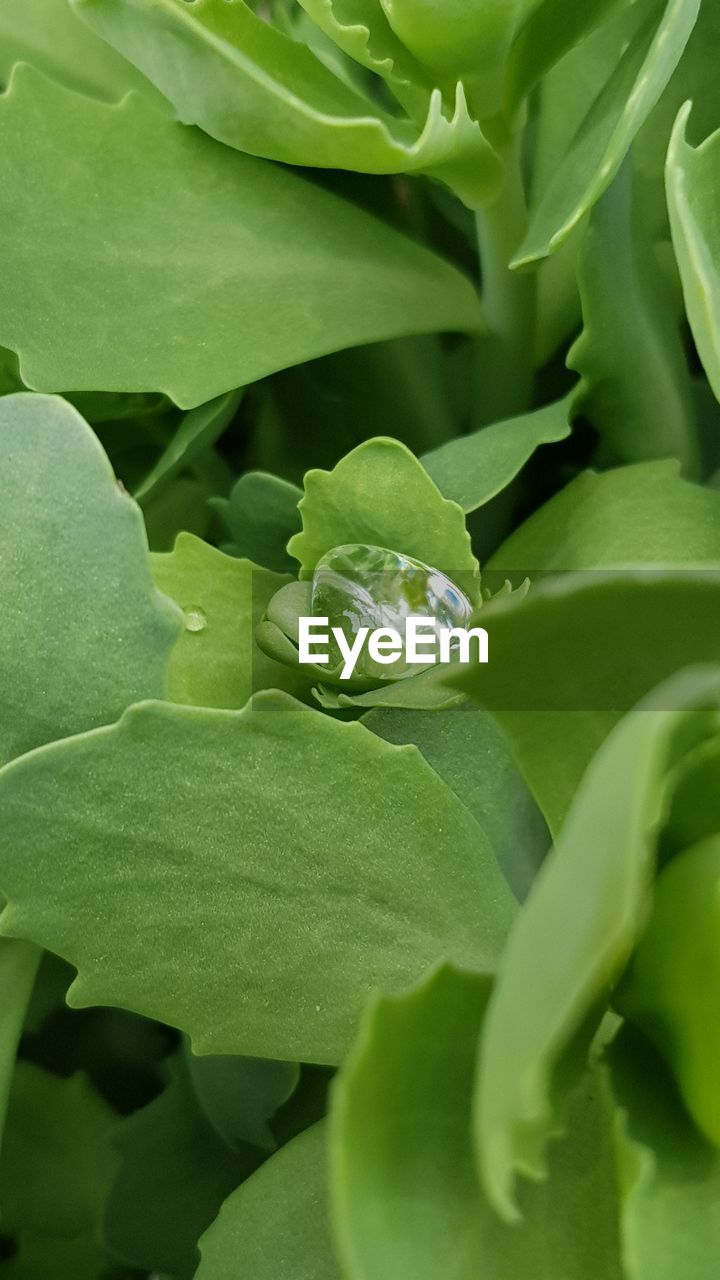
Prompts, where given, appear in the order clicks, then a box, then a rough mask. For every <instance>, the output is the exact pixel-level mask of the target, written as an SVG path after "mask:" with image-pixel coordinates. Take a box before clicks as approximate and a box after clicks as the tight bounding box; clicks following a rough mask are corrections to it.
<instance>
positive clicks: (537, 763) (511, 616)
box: [445, 569, 720, 833]
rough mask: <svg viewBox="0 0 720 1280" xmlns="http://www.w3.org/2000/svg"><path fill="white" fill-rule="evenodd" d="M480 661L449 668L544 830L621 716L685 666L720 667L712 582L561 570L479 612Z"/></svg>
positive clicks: (714, 577) (719, 624)
mask: <svg viewBox="0 0 720 1280" xmlns="http://www.w3.org/2000/svg"><path fill="white" fill-rule="evenodd" d="M482 624H483V626H484V627H485V629H486V630H487V632H488V637H489V639H488V648H489V657H490V661H489V663H488V664H487V665H486V666H483V667H481V666H479V665H478V666H475V667H464V668H460V669H458V670H457V671H452V672H450V673H448V669H447V668H445V679H446V681H447V683H448V684H449V685H450V687H451V688H459V689H461V690H463V692H465V693H467V694H469V695H470V696H471V697H473V698H474V699H475V700H476V701H477V702H479V703H481V705H483V706H485V707H487V708H489V709H491V710H492V711H493V713H494V714H495V716H496V718H497V719H498V720H499V722H500V724H501V726H502V728H503V729H504V731H505V733H506V734H507V735H508V738H509V741H510V743H511V746H512V749H513V752H514V754H515V756H516V758H517V760H518V763H519V764H520V767H521V769H522V772H523V774H524V776H525V778H526V780H527V782H528V784H529V786H530V789H531V791H532V792H533V794H534V795H535V797H536V799H537V801H538V803H539V805H540V808H541V809H542V811H543V814H544V815H545V818H546V820H547V822H548V825H549V826H550V829H551V831H553V833H557V832H558V831H559V829H560V826H561V823H562V820H563V819H564V817H565V814H566V813H567V810H568V807H569V805H570V802H571V801H572V798H573V795H574V793H575V789H576V788H577V785H578V783H579V782H580V779H581V777H582V775H583V773H584V772H585V769H586V768H587V766H588V765H589V763H590V761H591V759H592V757H593V755H594V754H595V752H596V751H597V749H598V747H599V746H600V745H601V743H602V742H603V740H604V738H605V737H606V736H607V734H608V733H609V732H610V730H611V729H612V727H613V725H614V724H615V722H616V721H617V719H618V717H619V715H620V714H621V713H622V712H624V711H628V710H629V709H630V708H631V707H633V706H634V704H635V703H636V702H638V701H639V699H640V698H642V697H644V695H645V694H647V693H648V692H649V691H650V690H651V689H652V688H653V686H654V685H656V684H659V683H660V682H661V681H662V680H666V679H668V678H669V677H670V676H672V675H674V673H675V672H677V671H679V670H681V669H682V668H683V667H685V666H689V665H692V664H694V663H704V662H717V661H718V660H720V577H719V576H718V574H717V573H703V572H698V573H692V572H690V571H689V570H681V569H680V570H676V571H674V572H672V571H669V570H668V571H661V570H657V571H653V572H649V573H631V572H626V573H612V574H600V573H596V574H592V575H590V574H588V575H567V576H566V577H564V578H562V579H554V580H551V581H547V582H544V583H542V584H537V585H536V586H534V587H533V588H532V590H531V591H530V593H529V594H528V596H527V598H526V599H525V600H524V601H520V602H517V601H513V599H512V597H509V598H507V599H506V600H499V601H497V602H494V603H492V604H490V605H488V606H486V607H484V608H483V611H482Z"/></svg>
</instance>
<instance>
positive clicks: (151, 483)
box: [134, 390, 243, 503]
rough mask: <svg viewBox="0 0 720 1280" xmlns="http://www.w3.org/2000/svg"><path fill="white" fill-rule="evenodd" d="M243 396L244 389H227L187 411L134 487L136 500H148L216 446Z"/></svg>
mask: <svg viewBox="0 0 720 1280" xmlns="http://www.w3.org/2000/svg"><path fill="white" fill-rule="evenodd" d="M242 396H243V391H242V390H240V391H228V392H227V394H226V395H224V396H218V398H217V399H216V400H211V401H210V403H209V404H201V405H199V406H198V408H197V409H191V410H190V412H189V413H186V414H185V415H184V417H183V419H182V421H181V423H180V426H179V427H178V429H177V431H176V432H175V434H174V436H173V438H172V440H171V441H170V443H169V444H168V445H167V447H166V448H165V449H163V451H162V453H161V455H160V457H159V458H158V460H157V462H156V463H155V466H154V467H153V468H152V470H151V471H150V472H149V473H148V475H146V476H145V478H144V480H143V481H142V484H140V485H138V487H137V489H136V490H135V494H134V497H135V500H136V501H137V502H142V503H145V502H147V501H148V499H149V498H150V497H152V495H153V494H154V493H157V491H158V490H159V489H161V488H162V486H163V485H164V484H167V482H168V480H172V478H173V476H176V475H177V474H178V472H179V471H182V470H183V468H184V467H187V466H189V465H190V464H191V463H192V462H194V461H195V459H196V458H198V457H200V455H201V454H203V453H204V452H205V450H206V449H209V448H210V446H211V445H214V444H215V442H216V440H219V439H220V436H221V435H222V433H223V431H224V430H225V428H226V427H227V426H228V425H229V424H230V422H232V419H233V418H234V416H235V413H236V411H237V408H238V405H239V404H240V401H241V399H242Z"/></svg>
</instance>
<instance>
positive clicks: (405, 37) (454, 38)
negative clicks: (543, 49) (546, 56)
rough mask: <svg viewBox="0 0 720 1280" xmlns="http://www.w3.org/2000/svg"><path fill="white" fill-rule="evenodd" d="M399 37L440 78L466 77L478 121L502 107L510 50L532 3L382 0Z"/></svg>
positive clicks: (524, 0) (514, 0)
mask: <svg viewBox="0 0 720 1280" xmlns="http://www.w3.org/2000/svg"><path fill="white" fill-rule="evenodd" d="M380 3H381V5H382V8H383V9H384V11H385V14H386V15H387V19H388V21H389V23H390V26H391V27H392V29H393V31H394V32H395V34H396V36H397V37H398V39H399V40H401V41H402V43H403V44H404V45H405V46H406V48H408V49H409V50H410V52H411V53H412V54H413V56H414V57H415V58H416V59H417V60H418V62H420V63H422V64H423V65H424V66H426V67H428V68H430V69H431V71H432V72H433V73H434V74H435V75H436V76H437V77H440V78H441V79H445V80H449V81H450V82H451V83H452V82H453V81H454V80H457V79H459V78H460V77H462V78H463V79H464V80H465V81H467V82H468V84H469V85H470V86H471V88H472V95H471V101H472V104H473V109H474V110H475V112H476V113H477V114H478V116H479V117H480V118H482V117H484V116H490V115H493V114H494V113H495V112H496V111H497V110H498V108H499V106H500V97H501V90H502V77H503V70H504V66H505V61H506V59H507V55H508V51H509V48H510V45H511V43H512V40H513V37H514V35H515V32H516V30H517V28H518V26H519V24H520V22H521V20H522V17H523V16H524V14H525V13H527V12H528V11H529V10H530V9H531V7H532V0H500V2H499V3H491V4H488V3H486V0H443V3H442V5H440V4H438V3H437V0H380Z"/></svg>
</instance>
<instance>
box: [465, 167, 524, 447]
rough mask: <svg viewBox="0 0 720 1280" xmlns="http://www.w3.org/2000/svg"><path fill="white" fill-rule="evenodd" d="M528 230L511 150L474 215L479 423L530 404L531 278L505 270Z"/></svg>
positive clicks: (515, 411)
mask: <svg viewBox="0 0 720 1280" xmlns="http://www.w3.org/2000/svg"><path fill="white" fill-rule="evenodd" d="M526 227H527V206H526V203H525V190H524V185H523V179H522V172H521V168H520V161H519V156H518V154H517V148H515V149H514V150H513V151H512V152H511V153H510V154H509V155H508V156H507V178H506V181H505V185H504V186H503V189H502V191H501V192H500V195H499V196H498V198H497V200H496V201H495V202H494V204H492V205H489V206H488V207H487V208H485V209H480V210H478V212H477V236H478V249H479V252H480V266H481V271H482V289H483V306H484V311H485V319H486V322H487V326H488V329H489V331H490V335H489V337H486V338H481V339H480V342H479V344H478V370H477V373H478V413H479V415H480V416H481V419H482V421H483V422H493V421H497V420H498V419H500V418H507V417H511V416H512V415H513V414H517V413H522V412H523V411H524V410H526V409H528V408H529V406H530V404H531V401H532V386H533V347H534V327H535V297H536V282H535V276H534V275H533V274H530V273H525V272H517V271H511V270H510V269H509V266H508V264H509V262H510V261H511V259H512V257H513V255H514V253H515V252H516V250H517V249H518V248H519V246H520V244H521V242H522V240H523V237H524V235H525V230H526ZM478 425H480V423H478Z"/></svg>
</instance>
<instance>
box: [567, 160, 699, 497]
mask: <svg viewBox="0 0 720 1280" xmlns="http://www.w3.org/2000/svg"><path fill="white" fill-rule="evenodd" d="M653 249H654V246H653V245H652V244H651V243H648V241H647V238H646V236H645V235H644V234H643V233H642V232H641V231H640V228H639V227H638V226H637V214H635V217H633V201H632V171H631V169H630V166H629V164H626V166H625V167H624V169H623V170H622V171H621V173H620V174H619V175H618V177H617V178H616V179H615V181H614V183H613V184H612V186H611V187H610V189H609V191H608V192H607V193H606V195H605V196H603V198H602V199H601V200H600V201H599V202H598V204H597V205H596V206H595V209H594V210H593V214H592V218H591V220H590V226H589V227H588V230H587V233H586V235H585V237H584V240H583V243H582V246H581V249H580V256H579V269H578V284H579V287H580V293H581V296H582V303H583V322H584V328H583V332H582V335H581V336H580V338H579V339H578V340H577V341H576V343H575V344H574V346H573V347H572V348H571V350H570V354H569V356H568V364H569V366H570V368H572V369H575V370H576V371H577V372H578V373H580V374H581V375H582V378H583V384H582V387H581V390H580V396H579V397H578V400H577V401H576V407H577V408H579V409H581V411H582V413H583V414H584V416H585V417H587V418H589V419H590V421H591V423H592V424H593V426H594V427H595V429H596V430H597V431H598V432H599V434H600V436H601V439H602V441H603V444H604V445H605V448H606V449H607V450H608V451H609V453H610V456H611V457H613V458H615V459H619V460H622V461H623V462H638V461H642V460H643V459H646V458H665V457H675V458H678V459H679V460H680V461H681V463H682V466H683V470H684V471H686V472H688V473H690V474H695V473H697V471H698V469H699V465H698V464H699V450H698V440H697V430H696V426H695V416H694V408H693V401H692V384H691V381H690V372H689V369H688V365H687V360H686V357H685V352H684V349H683V344H682V341H681V337H680V327H679V323H678V322H677V320H676V318H675V315H674V314H673V311H674V308H673V304H672V298H671V297H670V296H669V287H668V285H667V282H666V280H665V279H664V277H663V275H662V271H661V269H660V267H659V264H658V262H657V259H656V258H655V256H654V253H653ZM619 299H622V305H621V306H619V305H618V301H619Z"/></svg>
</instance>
